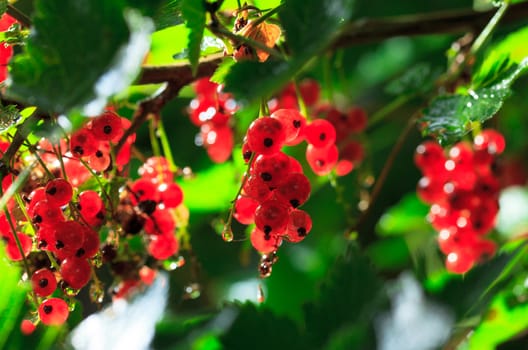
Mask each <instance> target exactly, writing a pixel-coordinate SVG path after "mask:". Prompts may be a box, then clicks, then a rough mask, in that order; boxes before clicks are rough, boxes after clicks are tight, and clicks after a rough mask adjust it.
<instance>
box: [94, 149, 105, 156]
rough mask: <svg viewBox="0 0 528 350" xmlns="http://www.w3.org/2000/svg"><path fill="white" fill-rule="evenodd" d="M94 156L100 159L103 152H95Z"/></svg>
mask: <svg viewBox="0 0 528 350" xmlns="http://www.w3.org/2000/svg"><path fill="white" fill-rule="evenodd" d="M95 156H96V157H97V158H101V157H102V156H103V152H101V150H97V152H95Z"/></svg>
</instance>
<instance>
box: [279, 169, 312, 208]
mask: <svg viewBox="0 0 528 350" xmlns="http://www.w3.org/2000/svg"><path fill="white" fill-rule="evenodd" d="M310 190H311V186H310V181H309V180H308V178H307V177H306V176H304V174H300V173H293V174H288V175H287V176H286V178H284V180H282V181H281V183H280V184H279V186H278V187H277V189H276V190H275V193H276V195H277V199H279V200H282V201H285V202H286V203H288V204H289V205H291V206H292V207H293V208H297V207H299V206H300V205H303V204H304V203H305V202H306V201H307V200H308V197H309V196H310Z"/></svg>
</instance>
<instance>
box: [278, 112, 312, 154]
mask: <svg viewBox="0 0 528 350" xmlns="http://www.w3.org/2000/svg"><path fill="white" fill-rule="evenodd" d="M271 117H272V118H275V119H277V120H279V121H280V122H281V123H282V125H283V126H284V130H285V132H286V139H285V142H284V143H285V144H286V145H287V146H294V145H297V144H299V143H300V142H301V141H302V140H303V138H304V127H305V125H306V118H305V117H304V116H303V115H302V114H301V113H300V112H299V111H298V110H297V109H279V110H277V111H275V112H273V113H272V114H271Z"/></svg>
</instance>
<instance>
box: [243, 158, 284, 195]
mask: <svg viewBox="0 0 528 350" xmlns="http://www.w3.org/2000/svg"><path fill="white" fill-rule="evenodd" d="M289 170H290V159H289V157H288V156H287V155H286V154H284V153H282V152H278V153H275V154H272V155H263V154H261V155H259V156H258V157H257V158H256V159H255V162H254V163H253V167H252V168H251V173H252V174H254V175H255V176H257V177H259V178H260V179H261V180H263V181H264V182H265V183H266V184H267V185H268V186H269V187H270V188H274V187H276V186H278V185H279V183H280V182H281V180H282V179H283V178H284V177H285V176H286V175H287V174H288V172H289Z"/></svg>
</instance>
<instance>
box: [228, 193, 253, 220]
mask: <svg viewBox="0 0 528 350" xmlns="http://www.w3.org/2000/svg"><path fill="white" fill-rule="evenodd" d="M258 205H259V202H257V201H256V200H254V199H253V198H251V197H243V196H239V197H238V198H237V200H236V201H235V211H234V213H233V217H234V218H235V219H237V221H238V222H240V223H241V224H243V225H250V224H252V223H254V222H255V210H256V209H257V207H258Z"/></svg>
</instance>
